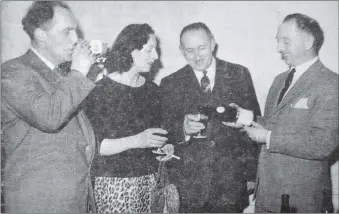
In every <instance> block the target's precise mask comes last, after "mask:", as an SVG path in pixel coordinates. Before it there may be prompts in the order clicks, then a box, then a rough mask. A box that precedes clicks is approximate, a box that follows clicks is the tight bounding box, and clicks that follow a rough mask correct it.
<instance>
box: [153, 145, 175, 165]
mask: <svg viewBox="0 0 339 214" xmlns="http://www.w3.org/2000/svg"><path fill="white" fill-rule="evenodd" d="M161 150H162V151H164V152H165V153H166V155H165V156H158V157H157V160H158V161H169V160H171V159H172V158H173V155H174V146H173V144H166V145H165V146H164V147H162V148H161Z"/></svg>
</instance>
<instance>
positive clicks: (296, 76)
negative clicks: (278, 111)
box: [266, 56, 319, 149]
mask: <svg viewBox="0 0 339 214" xmlns="http://www.w3.org/2000/svg"><path fill="white" fill-rule="evenodd" d="M318 59H319V57H318V56H316V57H314V58H313V59H312V60H310V61H307V62H305V63H303V64H301V65H298V66H296V67H291V68H290V71H291V70H292V69H293V68H295V73H294V76H293V79H292V83H291V85H290V87H289V88H288V89H287V91H286V93H285V94H284V97H285V96H286V94H287V93H288V91H289V90H290V89H291V88H292V87H293V85H294V84H295V83H296V82H297V81H298V79H299V78H300V77H301V75H303V73H305V71H307V69H309V68H310V67H311V66H312V65H313V64H314V63H315V62H316V61H317V60H318ZM284 97H283V99H284ZM271 134H272V131H268V133H267V135H266V147H267V149H270V139H271Z"/></svg>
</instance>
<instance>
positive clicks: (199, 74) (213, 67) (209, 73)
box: [193, 57, 216, 84]
mask: <svg viewBox="0 0 339 214" xmlns="http://www.w3.org/2000/svg"><path fill="white" fill-rule="evenodd" d="M215 63H216V62H215V59H214V57H213V58H212V62H211V65H210V66H209V67H208V68H207V69H206V70H207V74H206V75H207V76H208V78H209V79H210V81H211V83H212V84H213V83H214V79H215V72H216V71H215V70H216V65H215ZM193 71H194V73H195V76H196V77H197V78H198V80H199V82H200V79H201V78H202V77H203V76H204V74H203V72H202V71H198V70H195V69H193Z"/></svg>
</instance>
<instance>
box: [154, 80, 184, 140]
mask: <svg viewBox="0 0 339 214" xmlns="http://www.w3.org/2000/svg"><path fill="white" fill-rule="evenodd" d="M172 87H173V86H172V85H171V83H170V81H168V80H167V79H166V78H165V79H163V80H162V81H161V84H160V88H159V94H160V96H159V97H160V101H161V102H160V103H161V106H162V107H161V109H162V124H163V126H164V127H166V129H167V131H169V136H168V137H169V140H168V141H169V142H171V143H174V144H175V142H181V141H184V140H185V135H184V129H183V123H184V117H185V114H184V112H183V111H182V110H178V108H180V106H179V105H181V103H180V101H179V102H178V101H177V100H176V99H177V97H175V93H174V91H175V90H174V89H172Z"/></svg>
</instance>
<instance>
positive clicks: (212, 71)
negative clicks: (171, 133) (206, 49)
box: [184, 57, 216, 142]
mask: <svg viewBox="0 0 339 214" xmlns="http://www.w3.org/2000/svg"><path fill="white" fill-rule="evenodd" d="M206 70H207V74H206V76H207V77H208V79H209V80H210V86H211V91H212V90H213V87H214V83H215V72H216V63H215V59H214V57H213V58H212V63H211V65H210V67H208V68H207V69H206ZM193 71H194V73H195V76H196V77H197V79H198V82H199V84H200V86H201V79H202V77H203V76H204V73H203V72H202V71H197V70H194V69H193ZM184 133H185V131H184ZM190 138H191V136H190V135H186V134H185V141H186V142H187V141H189V140H190Z"/></svg>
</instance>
